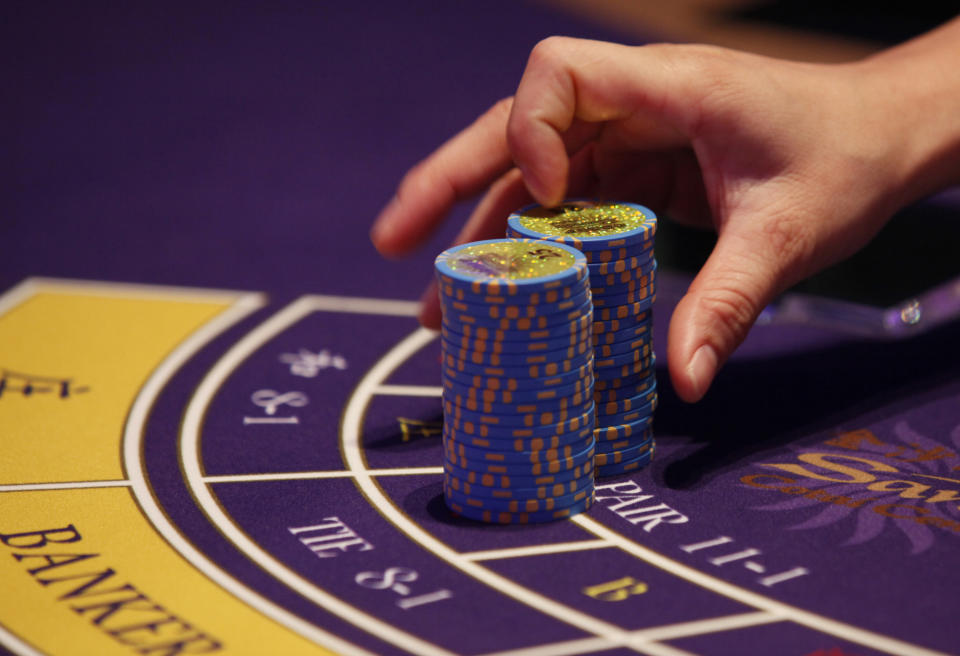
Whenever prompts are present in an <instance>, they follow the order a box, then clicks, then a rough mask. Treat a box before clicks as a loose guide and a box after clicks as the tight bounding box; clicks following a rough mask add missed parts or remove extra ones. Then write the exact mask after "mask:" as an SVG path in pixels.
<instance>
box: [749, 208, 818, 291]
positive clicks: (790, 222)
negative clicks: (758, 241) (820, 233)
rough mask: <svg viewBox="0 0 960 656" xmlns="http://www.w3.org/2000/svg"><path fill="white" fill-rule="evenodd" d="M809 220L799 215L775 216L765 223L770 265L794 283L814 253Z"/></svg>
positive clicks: (814, 242) (802, 273) (764, 235)
mask: <svg viewBox="0 0 960 656" xmlns="http://www.w3.org/2000/svg"><path fill="white" fill-rule="evenodd" d="M810 226H811V221H810V220H809V219H808V218H806V217H803V216H799V215H793V214H791V215H783V216H778V217H774V218H772V219H771V220H768V221H766V222H765V223H764V225H763V227H762V233H763V238H764V243H766V244H767V249H768V252H769V255H770V257H771V258H772V259H773V264H774V265H775V266H776V268H777V270H778V271H779V272H780V273H781V274H782V277H784V278H787V279H790V280H793V279H798V278H800V277H803V275H804V273H805V271H806V269H807V268H808V266H809V263H810V262H811V261H812V260H813V258H814V256H815V254H816V239H815V238H814V235H813V230H812V228H811V227H810Z"/></svg>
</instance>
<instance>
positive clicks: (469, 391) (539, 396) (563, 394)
mask: <svg viewBox="0 0 960 656" xmlns="http://www.w3.org/2000/svg"><path fill="white" fill-rule="evenodd" d="M441 386H442V387H443V389H444V390H445V391H447V390H449V391H450V392H452V393H454V394H456V395H458V396H461V397H463V398H466V399H476V400H477V401H478V402H482V403H504V404H510V403H528V402H541V401H549V400H560V399H564V398H568V397H571V396H575V395H576V394H578V393H580V392H586V393H587V394H588V395H589V394H593V393H594V390H593V375H592V373H591V375H590V376H589V377H585V378H583V379H581V380H578V381H575V382H573V383H571V384H569V385H558V386H556V387H545V388H542V389H518V390H491V389H483V388H476V387H472V386H470V385H464V384H462V383H458V382H456V381H452V380H448V379H444V378H442V377H441ZM461 405H463V404H461Z"/></svg>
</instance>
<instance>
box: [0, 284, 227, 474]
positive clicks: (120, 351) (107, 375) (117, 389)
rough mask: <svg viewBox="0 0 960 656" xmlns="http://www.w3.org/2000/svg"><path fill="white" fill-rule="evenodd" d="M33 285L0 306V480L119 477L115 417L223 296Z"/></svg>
mask: <svg viewBox="0 0 960 656" xmlns="http://www.w3.org/2000/svg"><path fill="white" fill-rule="evenodd" d="M144 296H145V297H143V298H138V297H135V296H132V295H124V294H110V293H108V294H96V293H94V292H92V291H73V290H70V289H64V290H62V291H56V289H55V288H52V289H51V290H50V291H47V290H45V289H44V288H43V287H41V288H39V289H38V290H37V293H35V294H32V295H30V296H29V297H28V298H25V299H24V300H23V301H22V302H21V303H19V304H17V305H15V306H14V307H12V308H10V309H9V310H7V311H6V312H5V313H3V314H0V376H2V378H0V433H2V435H3V447H4V448H3V452H4V453H3V458H0V481H2V482H3V483H6V484H12V483H49V482H69V481H90V480H112V479H120V478H123V471H122V467H121V460H120V444H121V438H122V436H123V428H124V422H125V421H126V417H127V413H128V412H129V410H130V406H131V405H132V404H133V401H134V399H135V398H136V396H137V393H138V392H139V390H140V388H141V387H142V386H143V384H144V382H145V381H146V380H147V378H148V377H149V376H150V374H151V373H152V372H153V371H154V370H155V369H156V367H157V366H158V365H159V363H160V362H162V361H163V359H164V358H165V357H166V356H167V355H168V354H169V353H170V352H171V351H172V350H173V349H174V348H175V347H176V346H177V345H178V344H180V343H181V342H182V341H183V340H184V339H186V338H187V337H188V336H189V335H190V334H191V333H193V332H195V331H196V330H197V329H198V328H199V327H200V326H202V325H203V324H205V323H206V322H208V321H209V320H210V319H211V318H213V317H214V316H216V315H217V314H218V313H220V312H222V311H223V310H224V309H226V308H227V307H228V306H229V305H230V302H229V301H227V300H226V299H224V300H220V301H215V300H212V299H206V298H205V297H202V296H199V295H198V298H197V299H190V298H188V297H184V298H177V297H171V298H166V297H163V296H160V295H153V296H149V295H144Z"/></svg>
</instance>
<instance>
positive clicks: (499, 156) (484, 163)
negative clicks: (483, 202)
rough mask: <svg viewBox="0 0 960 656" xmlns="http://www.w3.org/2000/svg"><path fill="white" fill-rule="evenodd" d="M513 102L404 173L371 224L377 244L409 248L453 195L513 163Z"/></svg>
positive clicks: (399, 251) (486, 182)
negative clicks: (509, 143)
mask: <svg viewBox="0 0 960 656" xmlns="http://www.w3.org/2000/svg"><path fill="white" fill-rule="evenodd" d="M512 105H513V99H512V98H506V99H504V100H501V101H500V102H498V103H497V104H495V105H494V106H493V107H491V108H490V109H489V110H487V111H486V112H485V113H484V114H483V115H482V116H480V118H478V119H477V120H476V121H475V122H474V123H473V124H471V125H470V126H469V127H467V128H466V129H464V130H463V131H462V132H460V133H459V134H457V135H456V136H454V137H453V138H452V139H450V140H449V141H447V142H446V143H445V144H443V145H442V146H441V147H440V148H439V149H437V150H436V151H435V152H434V153H433V154H432V155H430V156H429V157H427V158H426V159H425V160H423V161H422V162H420V163H419V164H417V165H416V166H415V167H414V168H412V169H411V170H410V171H409V173H407V175H406V176H404V178H403V180H402V181H401V182H400V185H399V187H398V188H397V193H396V195H395V196H394V197H393V199H392V200H391V201H390V203H389V204H388V205H387V206H386V207H385V208H384V209H383V210H382V211H381V212H380V215H379V217H377V220H376V222H375V223H374V226H373V229H372V230H371V233H370V237H371V239H372V240H373V243H374V246H376V247H377V250H379V251H380V252H381V253H383V254H384V255H403V254H404V253H407V252H409V251H410V250H412V249H413V248H414V247H416V246H417V245H418V244H420V243H421V242H423V241H424V240H425V239H426V238H427V237H428V236H429V235H430V233H431V232H433V230H434V229H436V227H437V226H438V225H439V224H440V223H441V222H442V221H443V219H444V218H445V217H446V215H447V214H448V213H449V212H450V209H451V208H452V207H453V205H454V204H455V203H456V202H457V201H460V200H465V199H467V198H470V197H472V196H475V195H476V194H478V193H479V192H480V191H482V190H483V189H485V188H486V187H488V186H490V185H491V184H493V183H494V182H495V181H496V180H497V179H498V178H500V176H502V175H503V174H504V173H506V172H507V171H508V170H509V169H510V168H511V167H512V166H513V164H512V162H511V159H510V150H509V148H508V147H507V131H506V126H507V118H508V117H509V115H510V109H511V107H512Z"/></svg>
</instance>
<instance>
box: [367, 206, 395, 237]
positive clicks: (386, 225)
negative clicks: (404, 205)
mask: <svg viewBox="0 0 960 656" xmlns="http://www.w3.org/2000/svg"><path fill="white" fill-rule="evenodd" d="M396 204H397V197H396V196H394V197H393V198H392V199H390V202H389V203H387V206H386V207H384V208H383V210H382V211H381V212H380V216H378V217H377V220H376V221H374V223H373V227H372V228H370V241H372V242H373V244H374V246H377V247H378V248H379V247H380V246H381V244H382V243H383V242H384V241H388V240H389V239H390V237H391V236H392V234H393V221H391V220H390V214H391V213H392V212H393V208H394V207H395V206H396Z"/></svg>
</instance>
